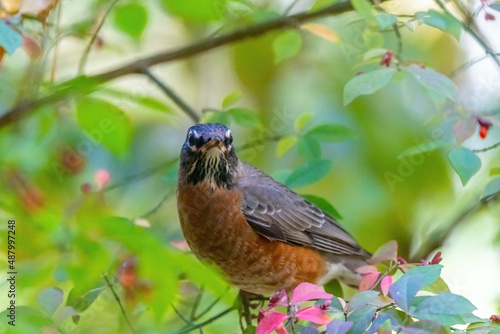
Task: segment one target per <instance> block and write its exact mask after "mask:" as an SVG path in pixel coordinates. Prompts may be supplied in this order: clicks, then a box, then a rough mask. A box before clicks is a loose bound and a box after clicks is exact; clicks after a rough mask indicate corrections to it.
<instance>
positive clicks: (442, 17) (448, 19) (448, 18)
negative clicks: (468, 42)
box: [415, 9, 463, 40]
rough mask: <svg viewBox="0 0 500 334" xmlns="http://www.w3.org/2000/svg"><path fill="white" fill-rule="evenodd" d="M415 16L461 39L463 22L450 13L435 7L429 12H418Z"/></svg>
mask: <svg viewBox="0 0 500 334" xmlns="http://www.w3.org/2000/svg"><path fill="white" fill-rule="evenodd" d="M415 18H416V19H417V20H418V21H419V22H421V23H424V24H427V25H428V26H431V27H434V28H437V29H439V30H442V31H444V32H449V33H451V34H452V35H453V36H455V38H456V39H457V40H460V35H461V34H462V29H463V26H462V23H461V22H460V21H458V20H457V19H456V18H454V17H453V16H452V15H450V14H448V13H443V12H438V11H436V10H434V9H430V10H429V11H427V12H417V13H416V14H415Z"/></svg>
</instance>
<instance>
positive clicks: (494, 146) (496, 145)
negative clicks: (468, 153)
mask: <svg viewBox="0 0 500 334" xmlns="http://www.w3.org/2000/svg"><path fill="white" fill-rule="evenodd" d="M499 146H500V142H498V143H496V144H493V145H491V146H488V147H485V148H481V149H476V150H472V152H474V153H484V152H488V151H489V150H493V149H495V148H497V147H499Z"/></svg>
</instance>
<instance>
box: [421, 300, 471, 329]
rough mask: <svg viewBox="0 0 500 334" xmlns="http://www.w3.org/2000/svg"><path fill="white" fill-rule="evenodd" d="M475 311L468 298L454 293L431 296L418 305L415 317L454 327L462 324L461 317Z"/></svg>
mask: <svg viewBox="0 0 500 334" xmlns="http://www.w3.org/2000/svg"><path fill="white" fill-rule="evenodd" d="M474 310H476V307H475V306H474V305H472V303H471V302H470V301H468V300H467V299H466V298H464V297H462V296H459V295H454V294H452V293H441V294H439V295H435V296H430V297H429V298H426V299H425V300H423V301H422V302H421V303H420V304H418V306H417V308H416V309H415V312H414V315H415V316H416V317H417V318H419V319H429V320H436V321H438V322H440V323H442V324H446V325H448V324H450V325H453V324H458V323H460V321H461V320H462V319H460V315H463V314H467V313H471V312H472V311H474ZM441 316H444V317H441ZM447 316H449V317H452V318H449V317H447ZM455 321H456V322H455ZM462 321H463V320H462ZM443 322H444V323H443ZM453 322H455V323H453Z"/></svg>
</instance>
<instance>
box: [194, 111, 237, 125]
mask: <svg viewBox="0 0 500 334" xmlns="http://www.w3.org/2000/svg"><path fill="white" fill-rule="evenodd" d="M200 123H220V124H225V125H230V123H231V117H230V115H229V113H227V112H226V111H223V110H212V111H209V112H206V113H204V114H203V115H202V116H201V119H200Z"/></svg>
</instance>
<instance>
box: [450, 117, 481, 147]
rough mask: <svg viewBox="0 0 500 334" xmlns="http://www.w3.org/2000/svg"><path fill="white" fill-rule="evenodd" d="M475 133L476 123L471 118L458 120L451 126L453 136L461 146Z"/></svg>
mask: <svg viewBox="0 0 500 334" xmlns="http://www.w3.org/2000/svg"><path fill="white" fill-rule="evenodd" d="M475 131H476V122H475V118H474V117H473V116H469V117H467V118H461V119H459V120H458V121H457V122H456V123H455V125H454V126H453V134H454V135H455V139H456V140H457V142H458V143H459V144H462V143H463V142H464V141H465V140H466V139H467V138H470V137H472V136H473V135H474V132H475Z"/></svg>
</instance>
